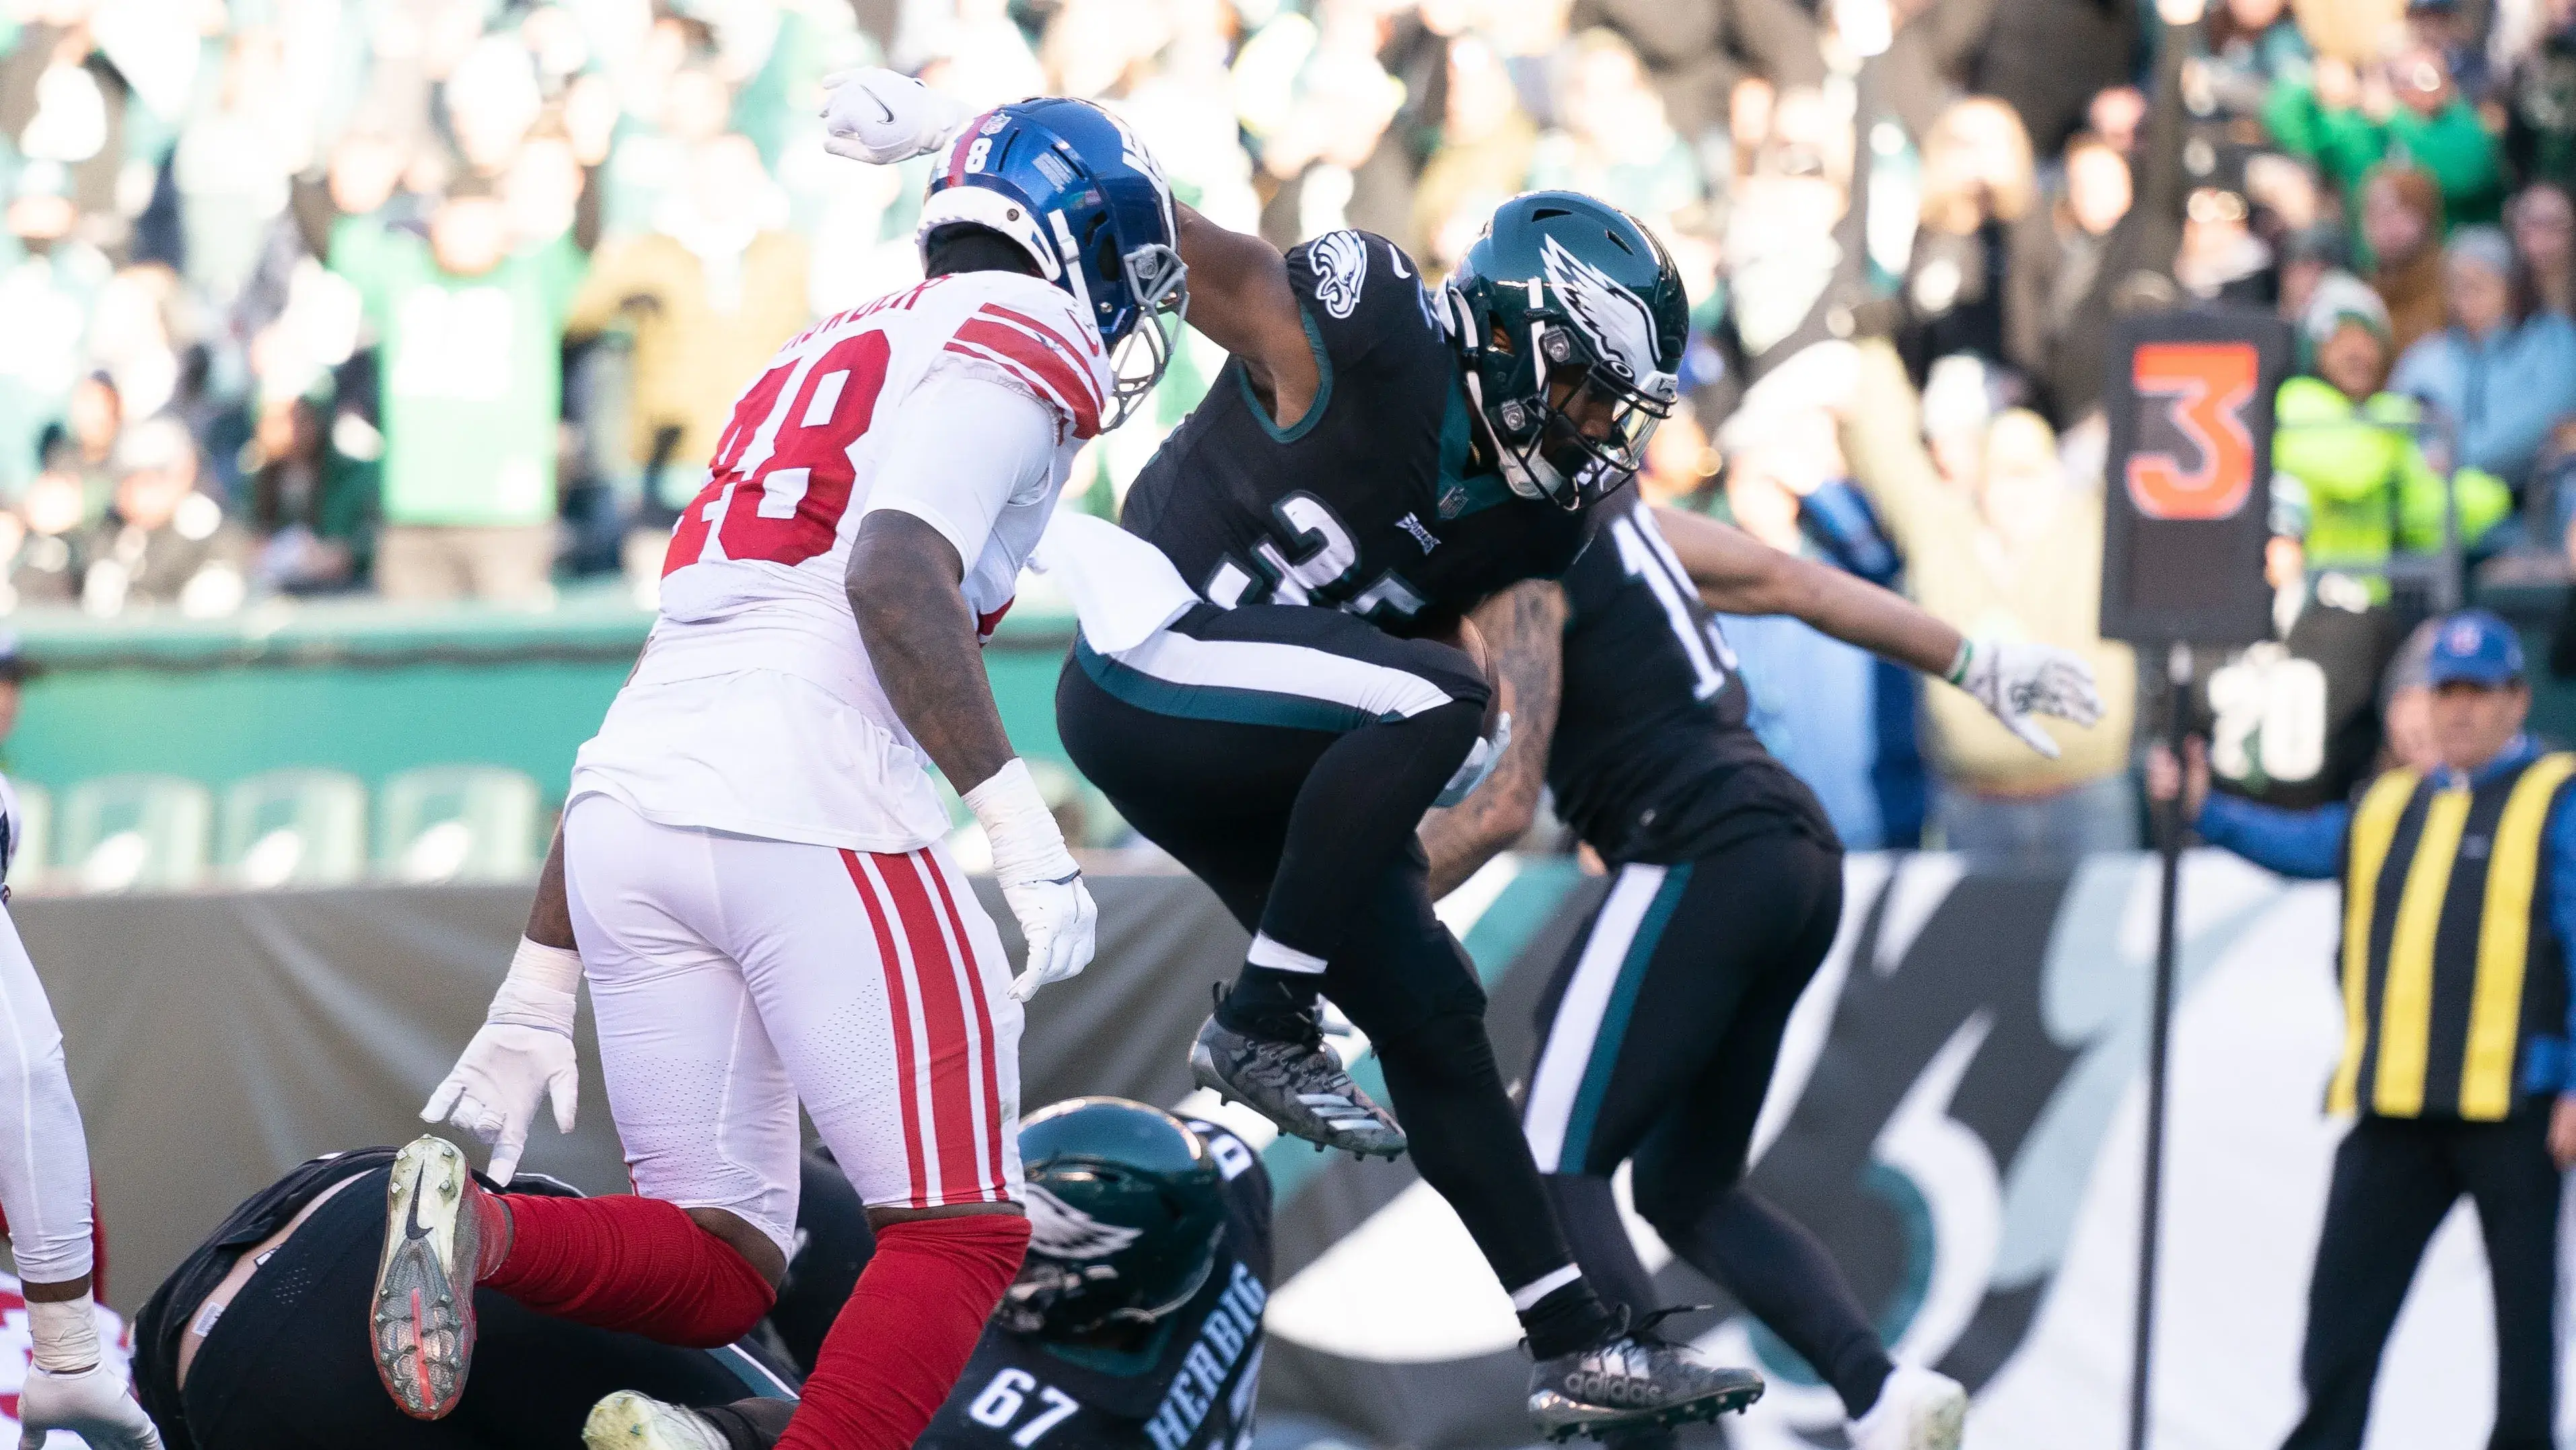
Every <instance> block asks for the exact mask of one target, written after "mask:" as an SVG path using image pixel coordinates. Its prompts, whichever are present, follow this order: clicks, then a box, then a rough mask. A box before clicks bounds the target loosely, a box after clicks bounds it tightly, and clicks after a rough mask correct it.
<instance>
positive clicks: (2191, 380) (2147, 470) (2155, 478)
mask: <svg viewBox="0 0 2576 1450" xmlns="http://www.w3.org/2000/svg"><path fill="white" fill-rule="evenodd" d="M2258 371H2259V367H2258V363H2257V359H2256V356H2255V352H2254V346H2253V344H2251V343H2245V342H2151V343H2148V344H2146V345H2145V346H2142V347H2140V348H2139V349H2138V352H2137V356H2136V358H2135V359H2134V360H2133V361H2132V362H2131V364H2130V380H2131V382H2133V383H2134V384H2135V385H2136V387H2137V390H2138V398H2139V403H2140V407H2141V411H2143V409H2144V408H2145V406H2146V400H2147V399H2149V398H2156V399H2161V400H2162V401H2163V403H2164V408H2165V414H2166V416H2167V417H2169V418H2171V419H2172V420H2173V426H2174V429H2175V431H2177V432H2179V433H2180V434H2181V435H2182V441H2183V443H2184V445H2185V446H2186V447H2187V448H2188V449H2189V450H2190V451H2191V452H2192V453H2193V454H2195V455H2196V456H2195V457H2192V458H2188V459H2186V458H2180V457H2177V456H2175V454H2173V453H2165V452H2147V451H2144V450H2141V451H2139V452H2136V453H2133V454H2131V455H2130V456H2129V500H2130V502H2132V503H2134V504H2136V505H2137V506H2138V512H2139V513H2141V514H2144V515H2146V516H2147V517H2148V518H2151V519H2223V518H2228V517H2231V516H2233V515H2234V514H2235V512H2236V511H2237V510H2238V509H2240V508H2243V507H2244V506H2245V500H2246V499H2247V498H2249V497H2251V496H2252V495H2253V492H2254V479H2255V473H2256V470H2255V466H2254V464H2255V459H2254V434H2253V430H2252V429H2250V428H2248V427H2247V426H2246V425H2245V414H2244V408H2245V405H2246V404H2247V403H2249V402H2252V401H2253V399H2254V380H2255V377H2256V374H2257V372H2258Z"/></svg>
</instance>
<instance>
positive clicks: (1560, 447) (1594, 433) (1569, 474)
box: [1538, 358, 1675, 491]
mask: <svg viewBox="0 0 2576 1450" xmlns="http://www.w3.org/2000/svg"><path fill="white" fill-rule="evenodd" d="M1674 394H1675V389H1674V387H1673V384H1672V379H1670V378H1669V377H1665V376H1662V375H1660V374H1659V375H1657V376H1656V377H1653V378H1650V379H1648V380H1647V381H1646V383H1645V384H1644V385H1642V386H1641V385H1639V384H1637V383H1634V382H1631V381H1630V380H1628V379H1626V378H1623V377H1621V376H1619V375H1618V374H1617V373H1615V372H1613V371H1612V370H1611V369H1610V368H1609V367H1608V366H1607V365H1605V364H1602V363H1597V362H1589V361H1586V360H1584V359H1581V358H1575V359H1571V360H1569V361H1566V362H1561V363H1553V364H1551V365H1550V366H1549V368H1548V370H1547V380H1546V384H1545V389H1544V391H1543V393H1542V394H1541V397H1540V402H1541V404H1542V407H1541V413H1542V416H1543V419H1544V422H1543V427H1542V430H1541V433H1540V436H1539V444H1538V448H1539V453H1540V455H1541V456H1542V457H1543V458H1545V459H1546V461H1547V463H1548V465H1549V466H1550V467H1552V468H1554V469H1555V470H1556V471H1557V472H1558V473H1559V474H1561V475H1563V476H1564V477H1566V478H1570V479H1574V480H1575V481H1576V482H1577V483H1578V484H1579V485H1581V486H1583V487H1585V488H1586V489H1587V490H1594V491H1607V490H1608V489H1611V488H1615V487H1617V486H1618V484H1619V483H1620V482H1621V481H1622V480H1623V479H1625V478H1626V477H1627V476H1628V475H1630V474H1633V473H1635V472H1636V471H1637V470H1638V469H1640V468H1642V467H1644V466H1645V461H1646V443H1647V440H1649V439H1651V438H1653V437H1654V435H1655V429H1656V428H1657V427H1659V426H1661V424H1662V423H1663V421H1664V419H1666V418H1667V417H1670V416H1671V415H1672V411H1673V398H1674Z"/></svg>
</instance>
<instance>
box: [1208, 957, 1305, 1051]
mask: <svg viewBox="0 0 2576 1450" xmlns="http://www.w3.org/2000/svg"><path fill="white" fill-rule="evenodd" d="M1322 980H1323V979H1322V978H1321V977H1319V976H1317V975H1316V974H1315V973H1313V972H1283V971H1280V970H1279V969H1278V968H1276V967H1256V966H1253V965H1252V964H1250V963H1248V962H1247V963H1245V964H1244V968H1243V975H1241V976H1239V977H1237V978H1235V979H1234V986H1233V987H1232V988H1231V989H1229V990H1228V991H1227V992H1226V994H1225V995H1224V996H1223V997H1220V998H1218V999H1217V1004H1216V1020H1217V1021H1218V1022H1220V1023H1222V1024H1224V1026H1225V1029H1226V1030H1227V1031H1229V1032H1240V1033H1242V1034H1243V1035H1245V1036H1246V1037H1266V1038H1270V1039H1273V1040H1280V1041H1286V1040H1294V1039H1298V1038H1302V1037H1305V1036H1306V1035H1307V1034H1308V1033H1309V1032H1310V1031H1311V1030H1312V1023H1313V1019H1314V1011H1315V989H1316V986H1317V984H1318V983H1320V982H1321V981H1322Z"/></svg>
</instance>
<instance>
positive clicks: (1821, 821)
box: [1547, 493, 1840, 864]
mask: <svg viewBox="0 0 2576 1450" xmlns="http://www.w3.org/2000/svg"><path fill="white" fill-rule="evenodd" d="M1601 513H1602V517H1603V523H1602V525H1601V530H1600V536H1599V537H1598V538H1597V539H1596V540H1594V542H1593V544H1592V547H1590V548H1588V549H1586V550H1584V552H1583V555H1582V557H1581V558H1579V559H1577V560H1576V561H1575V563H1574V567H1573V568H1572V569H1571V570H1569V571H1568V572H1567V574H1566V576H1565V581H1564V582H1565V601H1566V622H1565V681H1564V689H1563V692H1562V695H1561V697H1560V698H1561V700H1562V703H1561V704H1560V706H1559V707H1558V712H1557V722H1556V738H1555V743H1554V744H1553V746H1551V747H1550V749H1549V752H1548V762H1547V783H1548V788H1549V790H1551V791H1552V792H1554V794H1555V796H1556V809H1557V813H1558V814H1559V815H1561V816H1563V817H1564V818H1565V821H1566V823H1567V824H1569V825H1571V826H1573V827H1574V829H1575V831H1576V833H1577V834H1579V835H1580V836H1582V838H1583V839H1584V840H1585V841H1587V842H1589V843H1590V844H1591V846H1592V849H1594V850H1596V851H1598V852H1600V853H1601V855H1602V857H1603V859H1605V860H1607V861H1610V862H1611V863H1613V864H1619V863H1624V862H1629V861H1648V862H1662V863H1673V862H1680V861H1687V860H1690V859H1692V858H1694V857H1698V856H1704V855H1707V854H1708V853H1709V852H1711V851H1714V850H1717V849H1718V848H1719V847H1722V846H1725V845H1727V844H1728V843H1730V842H1732V841H1735V840H1738V839H1740V838H1742V837H1743V836H1746V835H1749V834H1751V833H1752V832H1754V831H1756V830H1761V829H1765V828H1766V827H1776V826H1777V825H1779V824H1780V823H1781V821H1782V820H1784V819H1785V821H1786V822H1787V823H1788V824H1789V825H1790V826H1791V827H1792V828H1794V829H1797V830H1800V831H1803V832H1805V833H1806V834H1807V835H1809V836H1811V837H1813V838H1814V839H1815V840H1817V841H1819V842H1821V843H1823V844H1824V845H1826V846H1830V847H1836V848H1839V846H1840V842H1839V841H1838V840H1837V839H1836V837H1835V835H1834V828H1833V825H1832V823H1831V822H1830V821H1828V820H1827V819H1826V816H1825V810H1824V806H1823V805H1822V804H1820V803H1819V802H1818V801H1817V800H1816V796H1815V792H1813V791H1811V790H1809V789H1807V786H1806V783H1805V782H1804V781H1801V780H1799V779H1798V778H1797V776H1795V775H1793V774H1791V773H1790V771H1789V768H1788V767H1787V766H1784V765H1782V764H1781V763H1780V762H1779V761H1777V760H1775V759H1773V758H1772V756H1771V753H1770V752H1769V751H1768V750H1765V749H1764V748H1763V746H1762V742H1761V741H1760V740H1759V739H1757V738H1755V736H1754V734H1753V730H1752V727H1751V726H1749V725H1748V724H1746V723H1745V718H1746V713H1747V710H1748V708H1749V705H1750V702H1749V700H1748V699H1747V697H1746V695H1745V690H1744V679H1743V677H1742V676H1741V675H1739V674H1737V673H1736V669H1735V655H1734V652H1733V651H1731V650H1729V649H1728V648H1727V645H1726V636H1725V635H1724V634H1722V633H1721V632H1720V631H1719V629H1718V627H1717V621H1716V619H1715V618H1714V617H1712V616H1711V615H1710V613H1709V611H1708V610H1707V608H1706V607H1705V606H1703V605H1702V604H1701V603H1700V599H1699V591H1698V589H1697V588H1696V587H1695V586H1693V585H1692V583H1691V581H1690V576H1689V575H1688V574H1687V573H1685V572H1684V571H1683V569H1682V564H1681V560H1680V559H1678V558H1676V557H1675V556H1674V554H1673V550H1672V546H1671V545H1670V544H1668V543H1666V542H1665V541H1664V536H1663V534H1662V532H1661V531H1660V530H1658V529H1657V528H1656V527H1655V515H1654V510H1652V509H1650V508H1648V507H1647V506H1646V505H1645V504H1644V503H1643V502H1642V501H1640V500H1638V499H1637V498H1636V496H1635V495H1634V494H1633V493H1631V494H1625V495H1622V496H1620V497H1618V498H1614V499H1613V500H1612V501H1611V502H1610V503H1609V504H1607V505H1606V506H1604V507H1603V509H1602V510H1601Z"/></svg>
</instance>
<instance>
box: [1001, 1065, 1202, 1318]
mask: <svg viewBox="0 0 2576 1450" xmlns="http://www.w3.org/2000/svg"><path fill="white" fill-rule="evenodd" d="M1020 1160H1021V1162H1022V1164H1024V1165H1025V1167H1026V1169H1027V1173H1028V1211H1029V1254H1028V1259H1027V1261H1026V1262H1025V1263H1024V1264H1022V1266H1021V1268H1020V1277H1019V1280H1018V1282H1016V1283H1014V1284H1012V1285H1011V1287H1010V1291H1009V1292H1008V1293H1006V1294H1004V1295H1003V1296H1002V1306H1001V1315H1002V1322H1003V1325H1004V1327H1005V1328H1008V1329H1011V1330H1013V1331H1015V1332H1017V1333H1021V1334H1035V1333H1038V1332H1040V1331H1049V1332H1054V1333H1062V1334H1080V1333H1083V1332H1085V1331H1088V1330H1093V1329H1099V1328H1102V1327H1104V1326H1107V1325H1111V1324H1151V1323H1153V1322H1155V1321H1156V1320H1158V1319H1161V1318H1162V1317H1163V1316H1164V1315H1166V1314H1169V1313H1171V1312H1172V1311H1173V1310H1175V1309H1178V1308H1180V1307H1181V1306H1182V1305H1184V1304H1187V1303H1188V1302H1190V1297H1191V1296H1192V1295H1194V1294H1196V1293H1198V1291H1199V1286H1200V1285H1202V1284H1205V1283H1206V1282H1207V1277H1208V1274H1209V1271H1210V1270H1212V1269H1213V1268H1214V1267H1215V1265H1216V1243H1217V1238H1218V1236H1219V1235H1220V1234H1221V1233H1223V1232H1224V1230H1225V1197H1224V1177H1223V1175H1222V1174H1221V1173H1219V1171H1218V1169H1217V1165H1216V1160H1215V1159H1214V1158H1212V1157H1211V1156H1209V1153H1208V1148H1207V1144H1206V1143H1204V1142H1202V1141H1200V1139H1199V1136H1198V1134H1196V1133H1193V1132H1191V1131H1190V1130H1189V1129H1188V1128H1187V1127H1186V1126H1184V1125H1183V1124H1182V1122H1181V1120H1180V1119H1178V1118H1176V1117H1173V1116H1172V1115H1171V1114H1169V1113H1167V1112H1164V1111H1163V1110H1162V1109H1160V1108H1149V1107H1147V1106H1146V1105H1144V1104H1143V1103H1138V1102H1130V1101H1128V1100H1127V1099H1125V1098H1107V1097H1099V1098H1072V1099H1068V1100H1067V1101H1064V1102H1060V1103H1056V1104H1054V1105H1052V1106H1049V1107H1045V1108H1041V1109H1039V1110H1038V1111H1037V1112H1036V1113H1034V1114H1032V1115H1030V1117H1029V1118H1028V1120H1027V1121H1026V1122H1024V1123H1022V1124H1021V1125H1020Z"/></svg>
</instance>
